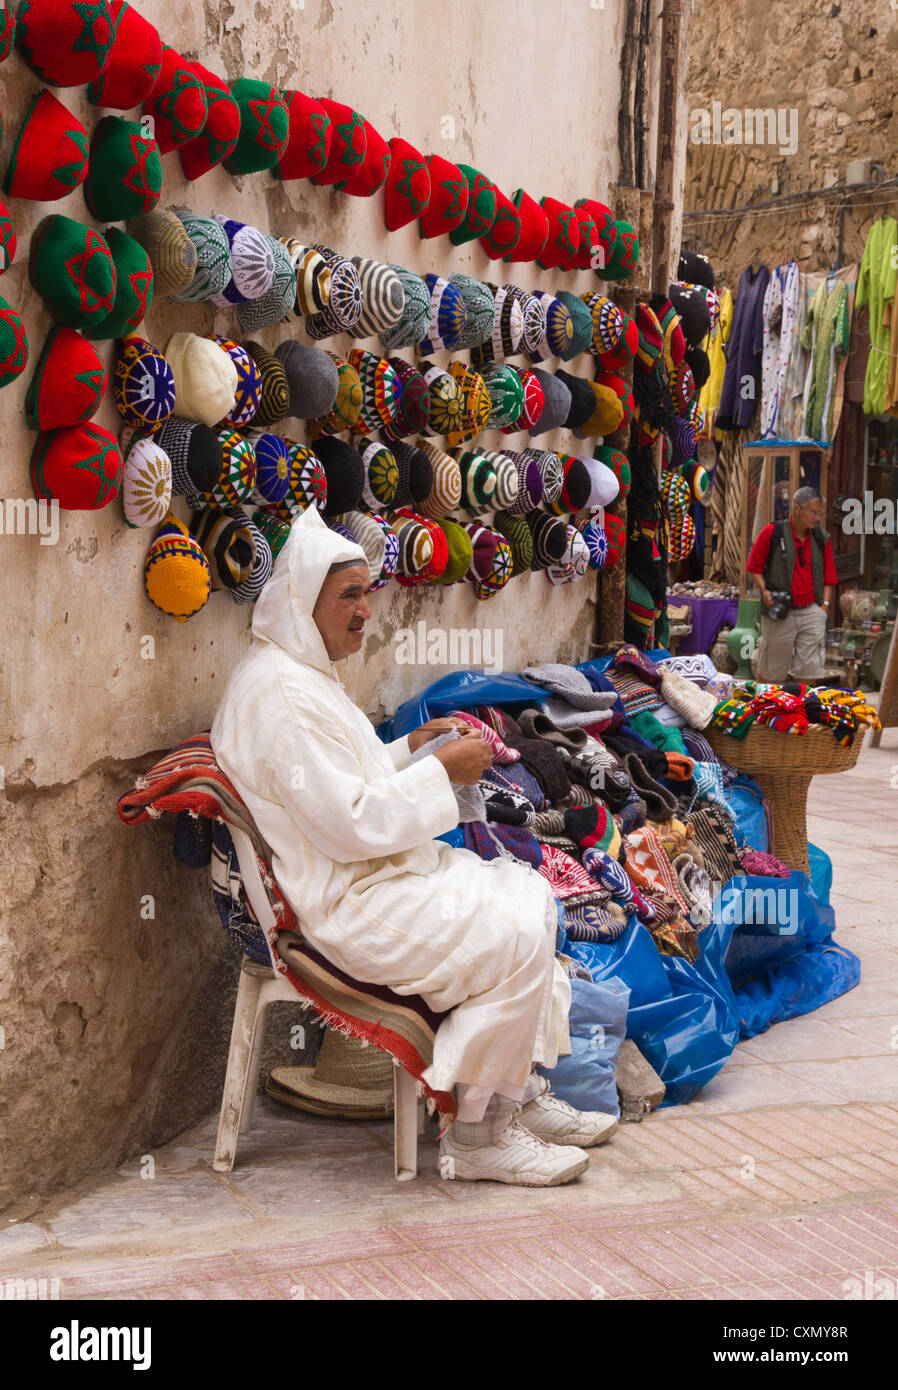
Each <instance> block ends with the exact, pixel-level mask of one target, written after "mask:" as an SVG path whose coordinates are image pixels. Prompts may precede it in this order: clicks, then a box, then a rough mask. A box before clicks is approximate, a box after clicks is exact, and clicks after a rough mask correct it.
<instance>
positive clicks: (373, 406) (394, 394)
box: [335, 348, 402, 514]
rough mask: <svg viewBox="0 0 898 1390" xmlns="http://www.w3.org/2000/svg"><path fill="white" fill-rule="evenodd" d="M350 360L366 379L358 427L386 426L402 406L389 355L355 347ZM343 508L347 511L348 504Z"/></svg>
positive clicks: (369, 428)
mask: <svg viewBox="0 0 898 1390" xmlns="http://www.w3.org/2000/svg"><path fill="white" fill-rule="evenodd" d="M349 361H350V363H351V364H352V366H353V367H355V369H356V371H357V372H358V374H359V381H360V382H361V383H362V408H361V410H360V411H359V418H358V421H357V422H356V425H355V428H356V430H357V431H358V432H359V433H360V434H364V433H365V431H366V430H379V429H383V427H384V425H388V424H389V423H390V421H391V420H392V419H393V417H394V416H395V414H396V412H397V411H398V409H399V402H400V400H401V397H402V384H401V382H400V380H399V378H398V376H397V375H396V373H395V371H394V370H393V368H392V367H391V366H390V364H389V362H388V361H387V360H386V358H385V357H378V355H377V353H375V352H364V351H363V350H362V349H361V348H353V350H352V352H351V353H350V354H349ZM341 510H342V511H347V510H348V508H346V507H343V508H341ZM335 514H336V513H335Z"/></svg>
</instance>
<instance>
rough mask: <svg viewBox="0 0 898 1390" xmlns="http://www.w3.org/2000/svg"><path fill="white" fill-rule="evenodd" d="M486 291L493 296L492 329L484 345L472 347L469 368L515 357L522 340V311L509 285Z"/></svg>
mask: <svg viewBox="0 0 898 1390" xmlns="http://www.w3.org/2000/svg"><path fill="white" fill-rule="evenodd" d="M488 288H489V290H490V292H491V294H492V296H493V329H492V333H491V335H490V337H489V338H488V339H487V340H486V341H485V342H482V343H479V344H474V345H473V346H472V348H471V365H472V366H474V367H478V366H483V365H484V364H485V363H486V362H501V361H502V360H503V358H506V357H514V356H515V355H516V354H517V353H518V352H519V351H520V349H521V342H522V339H523V337H524V310H523V307H522V305H521V301H520V299H519V298H518V297H517V296H516V295H515V294H514V293H513V292H512V288H511V287H510V286H508V285H502V286H498V285H490V286H489V287H488Z"/></svg>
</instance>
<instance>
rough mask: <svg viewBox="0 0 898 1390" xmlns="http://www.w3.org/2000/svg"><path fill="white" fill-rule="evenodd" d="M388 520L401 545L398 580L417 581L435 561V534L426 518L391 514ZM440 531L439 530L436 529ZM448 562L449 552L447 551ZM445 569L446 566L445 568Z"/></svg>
mask: <svg viewBox="0 0 898 1390" xmlns="http://www.w3.org/2000/svg"><path fill="white" fill-rule="evenodd" d="M387 520H388V521H389V523H390V525H391V526H392V528H393V531H394V532H395V535H396V538H397V541H398V543H399V553H398V555H397V557H396V578H397V580H398V579H405V580H409V579H411V580H415V579H417V578H418V576H419V575H423V574H424V572H425V571H426V569H427V566H428V565H429V564H430V562H431V560H432V559H433V533H432V531H431V529H430V525H429V524H428V523H427V518H426V517H423V516H422V517H416V516H415V514H414V513H409V512H408V511H407V510H406V511H404V512H390V513H389V514H388V517H387ZM436 529H439V528H436ZM446 558H447V560H448V550H447V557H446ZM444 568H445V566H444Z"/></svg>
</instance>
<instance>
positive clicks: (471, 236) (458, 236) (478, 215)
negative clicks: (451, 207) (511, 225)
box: [449, 164, 498, 246]
mask: <svg viewBox="0 0 898 1390" xmlns="http://www.w3.org/2000/svg"><path fill="white" fill-rule="evenodd" d="M458 167H459V169H460V170H461V172H462V174H463V175H464V178H465V182H466V183H467V185H468V206H467V210H466V211H465V215H464V217H463V218H462V221H461V222H460V223H459V225H458V226H457V227H455V228H454V229H453V230H452V231H451V232H450V233H449V240H450V241H451V242H452V245H453V246H464V244H465V243H466V242H468V241H476V240H477V239H478V238H479V237H483V236H486V234H487V233H488V232H489V231H490V229H491V228H492V225H493V223H494V222H495V220H496V213H497V212H498V202H497V194H498V189H497V188H496V185H495V184H494V183H493V181H492V179H489V178H487V176H486V174H481V172H480V170H479V169H474V168H472V166H471V165H470V164H459V166H458Z"/></svg>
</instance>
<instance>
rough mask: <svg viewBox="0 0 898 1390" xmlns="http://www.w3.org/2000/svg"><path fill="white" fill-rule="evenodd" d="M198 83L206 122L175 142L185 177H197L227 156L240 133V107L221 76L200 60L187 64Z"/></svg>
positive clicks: (206, 172)
mask: <svg viewBox="0 0 898 1390" xmlns="http://www.w3.org/2000/svg"><path fill="white" fill-rule="evenodd" d="M188 66H189V67H190V70H191V72H192V73H193V74H194V76H195V77H196V78H197V79H198V81H199V82H201V83H202V87H203V94H204V96H205V98H206V123H205V125H204V126H203V128H202V130H201V131H200V132H199V134H198V135H195V136H194V137H193V139H192V140H188V141H186V143H185V144H183V145H179V146H178V154H179V156H180V158H181V168H182V169H183V170H184V177H185V178H188V179H191V180H193V179H198V178H201V177H202V175H203V174H208V172H209V170H210V169H214V168H216V167H217V166H218V165H219V164H221V163H222V161H223V160H225V159H227V157H228V155H229V154H231V152H232V150H233V149H234V148H235V146H236V144H237V140H238V138H239V135H240V107H239V106H238V104H237V102H236V101H235V100H234V98H233V97H232V95H231V89H230V87H229V86H228V84H227V82H225V80H224V78H222V77H219V76H218V74H217V73H214V72H210V71H209V69H208V68H207V67H204V66H203V64H202V63H197V62H191V63H189V64H188Z"/></svg>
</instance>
